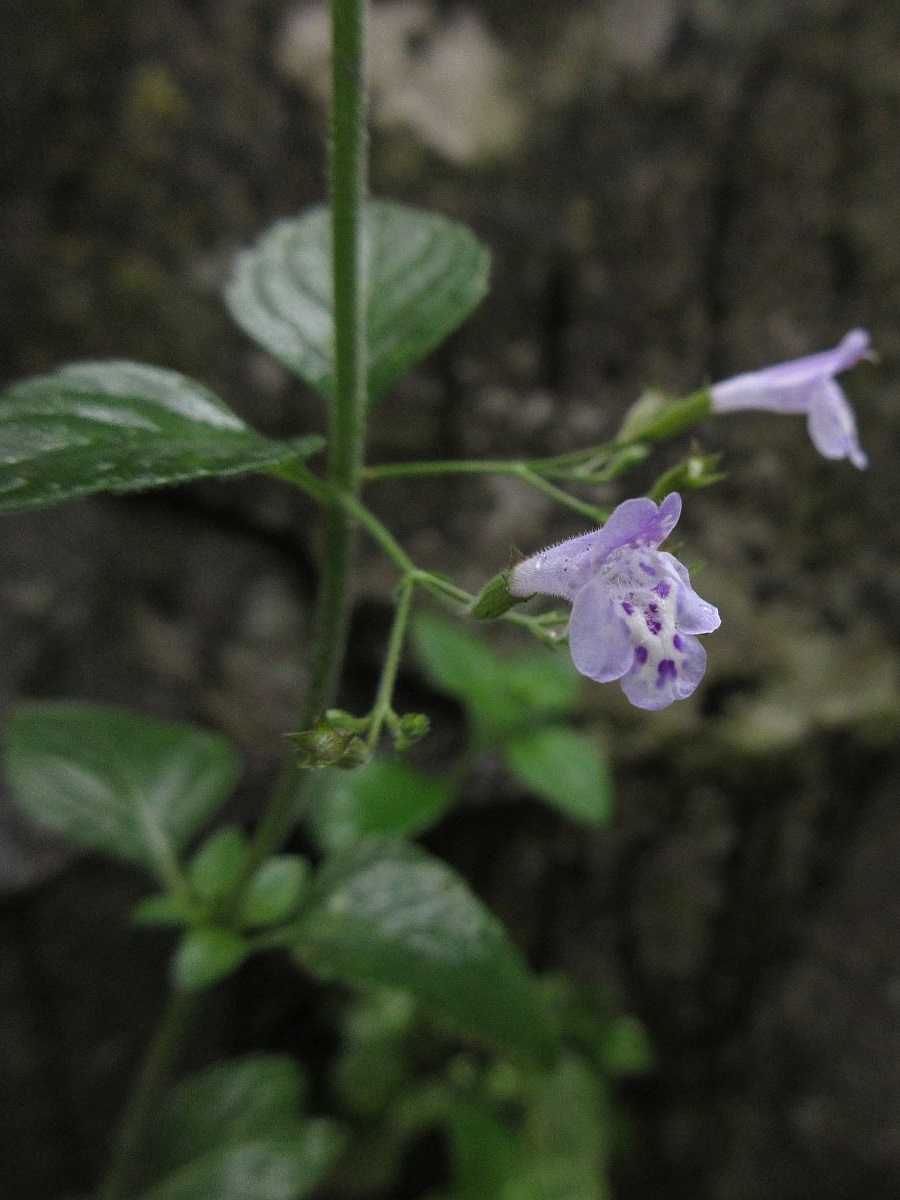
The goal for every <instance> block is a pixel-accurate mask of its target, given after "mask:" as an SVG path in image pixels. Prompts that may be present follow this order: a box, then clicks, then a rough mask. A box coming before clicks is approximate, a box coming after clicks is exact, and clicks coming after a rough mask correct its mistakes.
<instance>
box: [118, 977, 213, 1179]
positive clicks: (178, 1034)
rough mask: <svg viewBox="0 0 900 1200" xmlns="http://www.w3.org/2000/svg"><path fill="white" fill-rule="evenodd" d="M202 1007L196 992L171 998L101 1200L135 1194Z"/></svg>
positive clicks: (139, 1079)
mask: <svg viewBox="0 0 900 1200" xmlns="http://www.w3.org/2000/svg"><path fill="white" fill-rule="evenodd" d="M198 1006H199V1001H198V997H197V994H196V993H194V992H179V993H176V995H174V996H173V997H172V999H171V1000H170V1001H169V1006H168V1008H167V1009H166V1012H165V1014H164V1016H163V1018H162V1021H161V1022H160V1025H159V1028H158V1029H157V1031H156V1034H155V1036H154V1038H153V1041H152V1042H151V1043H150V1045H149V1047H148V1048H147V1052H146V1055H145V1057H144V1061H143V1062H142V1063H141V1067H140V1071H139V1073H138V1077H137V1080H136V1082H135V1084H134V1088H133V1090H132V1093H131V1095H130V1096H129V1098H128V1103H127V1105H126V1108H125V1113H124V1115H123V1117H122V1123H121V1125H120V1127H119V1132H118V1137H117V1139H116V1146H115V1149H114V1151H113V1155H112V1159H111V1161H110V1164H109V1169H108V1171H107V1173H106V1177H105V1179H104V1180H103V1183H102V1184H101V1186H100V1190H99V1192H98V1193H97V1200H123V1198H124V1197H126V1196H130V1195H132V1193H133V1191H134V1188H135V1187H136V1186H137V1184H138V1183H139V1182H140V1179H139V1176H140V1173H141V1171H142V1170H143V1167H144V1158H145V1153H144V1152H145V1150H146V1148H147V1139H148V1137H149V1134H150V1130H151V1129H152V1124H153V1118H154V1116H155V1115H156V1113H157V1112H158V1111H159V1106H160V1101H161V1100H162V1097H163V1094H164V1093H165V1090H166V1088H167V1087H168V1084H169V1078H170V1076H171V1073H172V1067H173V1064H174V1062H175V1060H176V1058H177V1057H178V1054H179V1052H180V1050H181V1047H182V1045H183V1043H184V1040H185V1037H186V1036H187V1033H188V1030H189V1029H190V1026H191V1024H192V1022H193V1020H194V1017H195V1016H196V1013H197V1009H198Z"/></svg>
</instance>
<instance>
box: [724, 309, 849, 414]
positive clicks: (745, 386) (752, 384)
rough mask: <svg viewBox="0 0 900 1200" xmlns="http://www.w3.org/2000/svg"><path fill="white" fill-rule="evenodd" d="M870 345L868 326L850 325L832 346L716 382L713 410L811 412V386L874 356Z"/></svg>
mask: <svg viewBox="0 0 900 1200" xmlns="http://www.w3.org/2000/svg"><path fill="white" fill-rule="evenodd" d="M870 345H871V341H870V338H869V334H868V333H867V332H866V330H865V329H851V330H850V332H849V333H848V334H847V335H846V336H845V337H844V338H842V339H841V342H840V343H839V345H837V346H835V348H834V349H833V350H824V351H822V352H821V353H820V354H808V355H806V357H805V358H795V359H793V360H792V361H791V362H785V363H778V364H777V366H774V367H765V368H764V369H763V370H761V371H748V372H747V373H746V374H743V375H735V376H734V377H733V378H732V379H726V380H724V381H723V382H722V383H715V384H713V386H712V387H711V388H710V394H711V396H712V401H713V411H714V412H735V411H737V410H738V409H743V408H755V409H762V410H764V411H769V412H782V413H796V412H808V411H809V408H810V404H811V402H812V399H813V397H812V395H811V393H810V389H814V388H816V386H817V384H819V383H820V382H821V381H823V380H826V379H831V378H833V377H834V376H835V375H838V374H840V372H841V371H848V370H849V369H850V368H851V367H855V366H856V364H857V363H858V362H860V360H861V359H863V358H869V357H871V350H870Z"/></svg>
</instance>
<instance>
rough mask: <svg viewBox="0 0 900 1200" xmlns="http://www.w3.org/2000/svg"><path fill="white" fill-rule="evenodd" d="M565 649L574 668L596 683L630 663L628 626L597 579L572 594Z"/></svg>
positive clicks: (613, 676)
mask: <svg viewBox="0 0 900 1200" xmlns="http://www.w3.org/2000/svg"><path fill="white" fill-rule="evenodd" d="M569 649H570V650H571V652H572V661H573V662H574V664H575V667H576V669H577V670H578V671H580V672H581V674H582V675H586V676H587V678H588V679H593V680H595V681H596V682H597V683H608V682H609V681H610V680H611V679H619V678H620V677H621V676H622V675H624V674H625V672H626V671H627V670H628V668H629V667H630V666H631V662H632V659H633V658H634V645H633V643H632V640H631V630H630V628H629V626H628V623H627V621H626V620H625V619H624V617H623V616H622V615H621V613H620V612H619V610H618V609H617V607H616V605H615V604H614V602H613V600H612V598H611V597H610V595H609V591H608V589H607V587H606V585H605V583H604V582H603V580H601V579H595V580H593V581H592V582H591V583H588V584H585V586H584V587H583V588H582V589H581V591H580V592H579V593H578V595H577V596H576V597H575V603H574V604H573V605H572V617H571V619H570V621H569Z"/></svg>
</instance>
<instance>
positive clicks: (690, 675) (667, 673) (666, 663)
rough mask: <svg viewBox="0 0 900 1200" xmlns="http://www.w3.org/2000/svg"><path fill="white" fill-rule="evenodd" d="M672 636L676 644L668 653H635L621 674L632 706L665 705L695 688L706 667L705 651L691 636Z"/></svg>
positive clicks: (681, 697)
mask: <svg viewBox="0 0 900 1200" xmlns="http://www.w3.org/2000/svg"><path fill="white" fill-rule="evenodd" d="M676 637H677V643H676V645H677V647H678V648H677V649H675V650H674V651H673V652H672V653H671V654H666V655H665V656H662V657H658V658H657V657H654V656H653V655H648V656H647V657H646V658H644V657H643V656H639V655H638V654H635V658H634V663H633V664H632V667H631V670H629V671H628V672H627V673H626V674H625V675H623V676H622V681H621V682H622V691H623V692H624V693H625V696H626V697H627V699H628V700H629V701H630V702H631V703H632V704H633V705H634V706H635V708H645V709H650V710H655V709H659V708H665V707H666V706H667V705H669V704H671V703H672V702H673V701H675V700H685V699H686V698H687V697H688V696H690V695H691V694H692V693H693V692H694V691H696V689H697V684H698V683H699V682H700V680H701V679H702V678H703V673H704V671H705V670H706V651H705V650H704V649H703V646H702V645H701V644H700V642H698V641H697V639H696V638H695V637H690V636H689V635H687V634H678V635H676Z"/></svg>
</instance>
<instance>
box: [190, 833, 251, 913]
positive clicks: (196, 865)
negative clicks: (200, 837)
mask: <svg viewBox="0 0 900 1200" xmlns="http://www.w3.org/2000/svg"><path fill="white" fill-rule="evenodd" d="M249 853H250V845H249V843H248V841H247V837H246V834H245V833H244V831H243V830H242V829H238V827H237V826H236V825H226V826H224V827H223V828H222V829H217V830H216V831H215V833H213V834H210V836H209V837H208V838H207V839H206V841H205V842H204V843H203V845H202V846H201V847H200V849H199V850H198V851H197V853H196V854H195V855H194V857H193V858H192V859H191V861H190V864H189V865H188V872H187V875H188V882H189V883H190V885H191V891H192V892H193V893H194V895H195V896H197V897H198V898H199V899H200V900H207V901H208V900H218V899H220V898H221V897H223V896H229V895H230V894H231V893H232V892H233V891H234V889H235V887H236V886H237V884H238V883H239V882H240V880H241V878H242V876H243V873H244V870H245V868H246V865H247V857H248V855H249Z"/></svg>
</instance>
